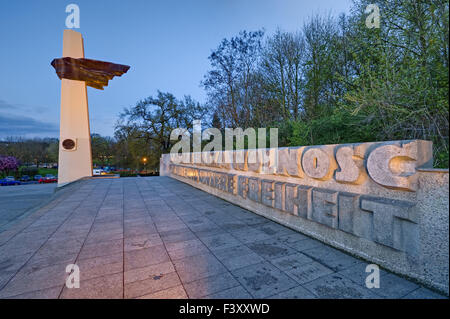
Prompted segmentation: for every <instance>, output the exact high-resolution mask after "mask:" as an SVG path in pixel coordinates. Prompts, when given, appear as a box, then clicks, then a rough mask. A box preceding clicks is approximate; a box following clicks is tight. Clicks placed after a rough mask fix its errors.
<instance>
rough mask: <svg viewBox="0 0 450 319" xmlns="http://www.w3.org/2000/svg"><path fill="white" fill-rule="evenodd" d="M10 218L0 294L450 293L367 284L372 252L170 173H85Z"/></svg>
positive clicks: (1, 236)
mask: <svg viewBox="0 0 450 319" xmlns="http://www.w3.org/2000/svg"><path fill="white" fill-rule="evenodd" d="M2 191H3V189H0V192H2ZM0 198H2V197H1V195H0ZM9 225H10V226H9V227H8V228H6V229H3V230H1V232H0V298H226V299H227V298H442V297H443V296H441V295H439V294H437V293H435V292H432V291H431V290H428V289H426V288H424V287H421V286H420V285H418V284H416V283H413V282H411V281H408V280H406V279H404V278H401V277H399V276H396V275H394V274H392V273H389V272H386V271H383V270H382V271H381V279H380V288H378V289H377V288H374V289H368V288H366V286H365V279H366V276H367V275H368V274H367V273H366V272H365V268H366V265H367V263H365V262H364V261H362V260H359V259H356V258H354V257H351V256H349V255H347V254H345V253H343V252H341V251H338V250H336V249H334V248H331V247H329V246H327V245H324V244H322V243H320V242H319V241H317V240H314V239H311V238H309V237H307V236H305V235H302V234H300V233H298V232H296V231H293V230H291V229H289V228H286V227H283V226H281V225H279V224H277V223H275V222H272V221H270V220H268V219H266V218H263V217H261V216H258V215H256V214H254V213H252V212H249V211H247V210H244V209H242V208H240V207H237V206H235V205H232V204H230V203H228V202H226V201H223V200H221V199H219V198H217V197H214V196H212V195H209V194H207V193H205V192H203V191H200V190H197V189H195V188H193V187H191V186H189V185H186V184H184V183H181V182H178V181H176V180H173V179H170V178H167V177H148V178H139V177H138V178H120V179H100V180H85V181H81V182H77V183H75V184H73V185H69V186H68V187H65V188H63V189H61V190H59V191H58V192H56V195H54V197H53V199H52V201H50V202H49V203H46V204H45V205H44V206H43V207H40V208H39V209H37V210H35V211H34V212H32V213H30V214H28V215H27V216H25V217H23V218H20V219H18V220H17V222H15V223H9ZM68 264H76V265H77V266H78V267H79V269H80V288H71V289H69V288H67V287H66V285H65V282H66V277H67V275H68V274H67V273H66V266H67V265H68Z"/></svg>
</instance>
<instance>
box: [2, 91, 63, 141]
mask: <svg viewBox="0 0 450 319" xmlns="http://www.w3.org/2000/svg"><path fill="white" fill-rule="evenodd" d="M45 109H46V108H45V107H31V106H27V105H23V104H10V103H8V102H6V101H4V100H1V99H0V139H2V138H5V137H9V136H21V137H56V136H58V135H59V127H58V124H56V123H51V122H46V121H44V120H40V119H37V118H33V117H30V116H29V115H28V114H30V113H31V114H37V115H43V114H45Z"/></svg>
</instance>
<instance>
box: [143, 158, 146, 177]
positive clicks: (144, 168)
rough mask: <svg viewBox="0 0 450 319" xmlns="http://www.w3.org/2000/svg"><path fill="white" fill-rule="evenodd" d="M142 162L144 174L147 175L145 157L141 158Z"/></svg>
mask: <svg viewBox="0 0 450 319" xmlns="http://www.w3.org/2000/svg"><path fill="white" fill-rule="evenodd" d="M142 162H144V172H145V174H147V166H146V165H147V157H144V158H142Z"/></svg>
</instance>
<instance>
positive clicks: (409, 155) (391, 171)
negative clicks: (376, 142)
mask: <svg viewBox="0 0 450 319" xmlns="http://www.w3.org/2000/svg"><path fill="white" fill-rule="evenodd" d="M416 160H417V145H416V144H415V143H409V144H405V145H403V146H402V147H400V146H398V145H394V144H388V145H382V146H379V147H377V148H375V149H374V150H373V151H372V152H370V154H369V157H368V159H367V171H368V173H369V175H370V177H371V178H372V179H373V180H374V181H375V182H377V183H378V184H381V185H383V186H387V187H393V188H401V189H407V190H416V188H417V176H416V174H415V173H416V169H415V164H416V163H415V161H416Z"/></svg>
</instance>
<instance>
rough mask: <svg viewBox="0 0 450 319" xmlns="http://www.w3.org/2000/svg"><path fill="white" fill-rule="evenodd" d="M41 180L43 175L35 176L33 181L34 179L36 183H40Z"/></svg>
mask: <svg viewBox="0 0 450 319" xmlns="http://www.w3.org/2000/svg"><path fill="white" fill-rule="evenodd" d="M41 178H42V175H34V177H33V179H34V180H35V181H40V180H41Z"/></svg>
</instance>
